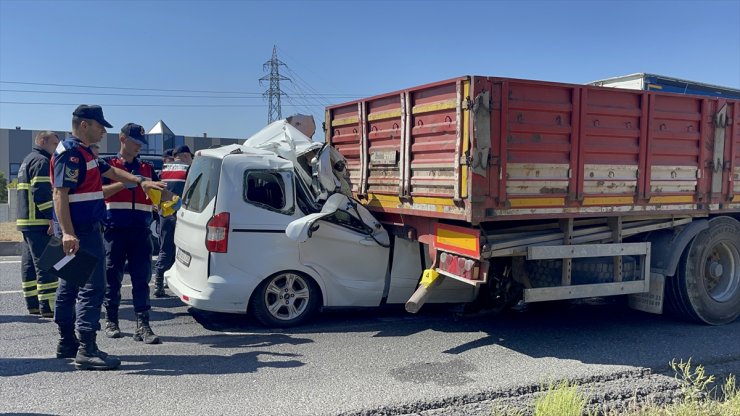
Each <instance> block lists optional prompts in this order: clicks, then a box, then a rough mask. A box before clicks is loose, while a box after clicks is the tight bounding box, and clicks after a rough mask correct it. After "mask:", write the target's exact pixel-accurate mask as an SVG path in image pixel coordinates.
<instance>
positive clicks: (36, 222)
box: [15, 219, 49, 226]
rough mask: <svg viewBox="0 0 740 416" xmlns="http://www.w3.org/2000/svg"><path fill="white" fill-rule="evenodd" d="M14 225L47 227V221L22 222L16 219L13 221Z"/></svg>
mask: <svg viewBox="0 0 740 416" xmlns="http://www.w3.org/2000/svg"><path fill="white" fill-rule="evenodd" d="M15 225H20V226H24V225H49V220H22V219H17V220H15Z"/></svg>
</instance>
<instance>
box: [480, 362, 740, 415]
mask: <svg viewBox="0 0 740 416" xmlns="http://www.w3.org/2000/svg"><path fill="white" fill-rule="evenodd" d="M669 365H670V367H671V369H672V370H673V371H674V373H675V376H674V377H675V379H676V381H677V382H678V383H679V386H680V387H679V388H680V393H681V397H682V400H681V401H680V402H678V403H673V404H668V405H657V404H654V403H643V404H638V403H637V400H635V401H634V402H633V403H632V404H631V405H630V406H629V408H628V409H620V410H611V411H608V412H604V411H603V410H601V409H597V408H589V407H588V396H586V395H585V394H584V393H583V392H582V391H581V390H579V389H578V386H577V384H576V383H571V382H569V381H561V382H559V383H556V384H555V383H550V385H549V386H548V388H547V389H546V390H545V391H544V392H543V393H542V394H541V395H540V396H539V397H537V398H536V399H535V400H534V402H533V403H532V405H531V406H530V407H529V408H527V409H518V408H512V407H501V406H497V407H494V408H493V409H492V416H504V415H506V416H512V415H513V416H525V415H534V416H582V415H586V416H592V415H593V416H595V415H605V416H740V388H738V386H737V384H736V379H735V376H734V375H730V376H729V377H727V379H725V380H724V383H723V384H722V385H721V386H720V388H719V389H717V387H716V386H715V387H712V385H713V384H714V382H715V377H714V376H712V375H708V374H706V371H705V369H704V366H702V365H697V366H692V364H691V359H689V360H688V361H686V362H684V361H683V360H681V361H678V362H677V361H676V360H673V361H671V362H670V363H669Z"/></svg>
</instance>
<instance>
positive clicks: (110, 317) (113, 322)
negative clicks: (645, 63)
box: [105, 311, 121, 338]
mask: <svg viewBox="0 0 740 416" xmlns="http://www.w3.org/2000/svg"><path fill="white" fill-rule="evenodd" d="M105 336H106V337H108V338H121V329H120V328H119V327H118V311H115V312H113V311H106V313H105Z"/></svg>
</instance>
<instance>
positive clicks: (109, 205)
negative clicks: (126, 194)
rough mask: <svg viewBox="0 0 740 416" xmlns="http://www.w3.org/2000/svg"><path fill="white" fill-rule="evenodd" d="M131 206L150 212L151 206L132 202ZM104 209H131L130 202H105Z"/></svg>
mask: <svg viewBox="0 0 740 416" xmlns="http://www.w3.org/2000/svg"><path fill="white" fill-rule="evenodd" d="M133 206H134V207H133V208H134V209H136V210H139V211H145V212H151V211H152V206H151V205H149V204H133ZM105 208H106V209H131V203H130V202H106V203H105Z"/></svg>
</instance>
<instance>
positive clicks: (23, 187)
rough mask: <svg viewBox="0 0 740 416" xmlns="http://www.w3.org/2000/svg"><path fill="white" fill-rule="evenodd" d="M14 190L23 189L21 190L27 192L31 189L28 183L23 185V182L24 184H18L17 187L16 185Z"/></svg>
mask: <svg viewBox="0 0 740 416" xmlns="http://www.w3.org/2000/svg"><path fill="white" fill-rule="evenodd" d="M16 188H18V189H23V190H26V191H27V190H29V189H31V184H30V183H25V182H24V183H19V184H18V185H16Z"/></svg>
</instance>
